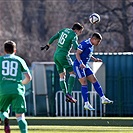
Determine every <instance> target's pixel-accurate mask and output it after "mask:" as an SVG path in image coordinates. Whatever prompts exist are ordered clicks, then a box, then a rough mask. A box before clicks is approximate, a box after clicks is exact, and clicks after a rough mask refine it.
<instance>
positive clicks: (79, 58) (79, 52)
mask: <svg viewBox="0 0 133 133" xmlns="http://www.w3.org/2000/svg"><path fill="white" fill-rule="evenodd" d="M81 53H82V51H81V50H80V49H77V52H76V59H77V60H78V62H79V64H80V68H86V66H85V65H84V63H83V61H82V60H81V57H80V54H81Z"/></svg>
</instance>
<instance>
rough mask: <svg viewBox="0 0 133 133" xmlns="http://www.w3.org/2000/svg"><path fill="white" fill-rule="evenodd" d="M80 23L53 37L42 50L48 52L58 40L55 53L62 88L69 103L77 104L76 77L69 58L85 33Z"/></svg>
mask: <svg viewBox="0 0 133 133" xmlns="http://www.w3.org/2000/svg"><path fill="white" fill-rule="evenodd" d="M83 29H84V28H83V26H82V25H81V24H80V23H74V25H73V26H72V28H64V29H61V30H60V31H59V32H57V33H56V34H55V35H54V36H52V37H51V38H50V40H49V42H48V44H47V45H46V46H42V47H41V50H44V49H46V50H48V49H49V47H50V45H51V44H52V43H53V42H54V40H56V39H58V43H57V47H56V51H55V53H54V62H55V64H56V68H57V71H58V73H59V76H60V87H61V89H62V91H63V93H64V95H65V96H66V101H67V102H72V103H75V102H76V101H77V100H76V99H74V98H73V97H72V89H73V86H74V82H75V78H76V75H75V73H74V71H73V67H72V60H71V58H70V56H69V53H70V50H71V49H72V47H74V49H75V50H76V49H77V47H78V36H79V35H80V34H81V33H82V31H83ZM66 71H67V72H68V73H69V74H70V76H69V79H68V86H67V85H66V81H65V76H66Z"/></svg>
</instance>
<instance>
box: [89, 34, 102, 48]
mask: <svg viewBox="0 0 133 133" xmlns="http://www.w3.org/2000/svg"><path fill="white" fill-rule="evenodd" d="M101 40H102V36H101V34H100V33H98V32H95V33H93V35H92V36H91V40H90V41H91V43H92V44H93V45H95V46H97V45H99V44H100V42H101Z"/></svg>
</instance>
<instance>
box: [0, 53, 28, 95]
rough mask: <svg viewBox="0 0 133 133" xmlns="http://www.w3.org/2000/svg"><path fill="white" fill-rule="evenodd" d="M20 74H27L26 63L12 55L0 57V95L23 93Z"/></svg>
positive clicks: (23, 88)
mask: <svg viewBox="0 0 133 133" xmlns="http://www.w3.org/2000/svg"><path fill="white" fill-rule="evenodd" d="M22 72H26V73H29V69H28V67H27V65H26V62H25V61H24V60H23V59H22V58H20V57H19V56H16V55H14V54H7V55H4V56H1V57H0V95H5V94H20V95H23V94H24V93H25V86H24V85H23V84H22Z"/></svg>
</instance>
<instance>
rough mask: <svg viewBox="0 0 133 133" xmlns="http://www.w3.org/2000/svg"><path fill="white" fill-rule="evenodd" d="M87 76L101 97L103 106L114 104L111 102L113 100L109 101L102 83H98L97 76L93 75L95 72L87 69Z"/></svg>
mask: <svg viewBox="0 0 133 133" xmlns="http://www.w3.org/2000/svg"><path fill="white" fill-rule="evenodd" d="M86 74H87V80H89V81H90V82H91V83H92V84H93V86H94V88H95V90H96V92H97V93H98V94H99V96H100V97H101V100H102V104H108V103H113V101H111V100H109V99H108V98H106V97H105V95H104V93H103V89H102V87H101V85H100V83H99V82H98V80H97V78H96V77H95V75H94V74H93V72H92V70H91V69H90V68H87V69H86Z"/></svg>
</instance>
